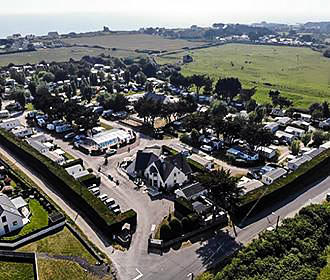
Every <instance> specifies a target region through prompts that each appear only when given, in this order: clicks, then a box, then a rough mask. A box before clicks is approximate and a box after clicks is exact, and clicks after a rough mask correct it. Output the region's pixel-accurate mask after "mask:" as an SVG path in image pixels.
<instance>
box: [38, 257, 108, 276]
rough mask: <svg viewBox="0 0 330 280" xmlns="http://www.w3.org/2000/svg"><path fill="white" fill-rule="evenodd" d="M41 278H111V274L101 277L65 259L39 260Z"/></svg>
mask: <svg viewBox="0 0 330 280" xmlns="http://www.w3.org/2000/svg"><path fill="white" fill-rule="evenodd" d="M38 270H39V279H40V280H63V279H71V280H75V279H79V280H101V279H102V280H111V277H110V276H106V277H103V278H100V277H98V276H95V275H93V274H91V273H88V272H86V271H85V270H84V269H83V268H82V267H81V266H79V265H78V264H76V263H74V262H71V261H65V260H43V259H39V260H38Z"/></svg>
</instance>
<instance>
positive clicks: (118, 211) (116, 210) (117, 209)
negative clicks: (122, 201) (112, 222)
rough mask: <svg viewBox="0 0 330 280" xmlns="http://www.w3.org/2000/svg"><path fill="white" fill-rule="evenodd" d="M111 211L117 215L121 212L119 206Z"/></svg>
mask: <svg viewBox="0 0 330 280" xmlns="http://www.w3.org/2000/svg"><path fill="white" fill-rule="evenodd" d="M112 212H113V213H114V214H115V215H119V214H120V213H121V210H120V208H116V209H113V210H112Z"/></svg>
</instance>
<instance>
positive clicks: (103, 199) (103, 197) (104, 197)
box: [98, 194, 108, 202]
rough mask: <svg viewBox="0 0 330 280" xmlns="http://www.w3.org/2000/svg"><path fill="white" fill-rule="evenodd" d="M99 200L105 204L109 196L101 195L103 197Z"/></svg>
mask: <svg viewBox="0 0 330 280" xmlns="http://www.w3.org/2000/svg"><path fill="white" fill-rule="evenodd" d="M98 198H99V199H100V200H101V201H102V202H104V201H105V200H106V199H107V198H108V195H107V194H101V195H99V196H98Z"/></svg>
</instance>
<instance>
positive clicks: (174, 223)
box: [170, 218, 182, 237]
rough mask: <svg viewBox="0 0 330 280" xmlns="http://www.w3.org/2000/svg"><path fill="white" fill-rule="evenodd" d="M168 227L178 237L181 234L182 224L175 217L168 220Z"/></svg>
mask: <svg viewBox="0 0 330 280" xmlns="http://www.w3.org/2000/svg"><path fill="white" fill-rule="evenodd" d="M170 228H171V230H172V233H173V236H175V237H178V236H180V235H181V234H182V224H181V222H180V221H179V220H178V219H177V218H174V219H172V220H171V221H170Z"/></svg>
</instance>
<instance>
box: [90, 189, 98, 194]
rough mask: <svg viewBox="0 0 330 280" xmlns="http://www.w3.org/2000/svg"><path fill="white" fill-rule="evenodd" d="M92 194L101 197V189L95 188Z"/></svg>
mask: <svg viewBox="0 0 330 280" xmlns="http://www.w3.org/2000/svg"><path fill="white" fill-rule="evenodd" d="M90 192H91V193H92V194H94V195H99V194H100V188H93V189H91V190H90Z"/></svg>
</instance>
